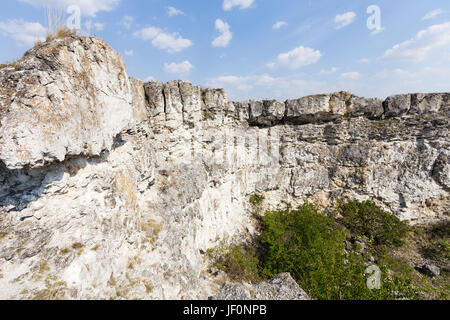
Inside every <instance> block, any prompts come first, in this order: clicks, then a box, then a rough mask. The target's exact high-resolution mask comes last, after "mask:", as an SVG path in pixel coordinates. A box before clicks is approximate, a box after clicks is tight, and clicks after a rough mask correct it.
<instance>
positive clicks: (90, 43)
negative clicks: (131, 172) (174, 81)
mask: <svg viewBox="0 0 450 320" xmlns="http://www.w3.org/2000/svg"><path fill="white" fill-rule="evenodd" d="M17 64H18V68H17V70H11V69H10V68H3V69H2V70H1V71H0V82H1V83H2V86H5V88H7V90H6V89H4V90H3V94H2V95H1V98H0V99H1V100H0V103H1V105H2V109H3V110H2V111H1V112H0V122H1V126H0V139H1V140H0V161H2V162H3V163H4V164H5V165H6V167H7V168H9V169H22V168H25V167H27V168H36V167H40V166H43V165H45V164H49V163H53V162H56V161H59V162H61V161H64V159H66V158H70V157H76V156H80V155H81V156H86V157H91V156H98V155H100V153H101V152H103V151H109V150H110V149H111V146H112V145H113V141H114V138H115V137H116V135H117V134H119V133H120V132H121V131H122V129H123V128H124V127H125V126H127V125H128V124H129V123H130V122H131V121H132V120H133V104H132V91H131V90H132V89H131V88H132V86H131V84H130V80H129V78H128V76H127V73H126V70H125V65H124V63H123V61H122V58H121V56H120V55H119V54H118V53H117V52H116V51H114V50H113V49H112V48H111V47H109V46H108V45H107V44H106V43H104V42H103V41H101V40H98V39H93V38H65V39H59V40H55V41H52V42H49V43H45V44H43V45H40V46H38V47H37V48H34V49H32V50H30V51H28V52H27V53H26V54H25V56H24V57H23V58H22V59H21V60H20V61H19V62H18V63H17ZM8 93H10V94H8Z"/></svg>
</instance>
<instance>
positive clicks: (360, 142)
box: [0, 37, 450, 299]
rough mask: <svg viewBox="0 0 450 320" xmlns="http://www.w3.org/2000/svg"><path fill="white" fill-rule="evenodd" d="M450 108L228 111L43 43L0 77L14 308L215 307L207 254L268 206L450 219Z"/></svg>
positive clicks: (261, 105) (444, 102) (7, 291)
mask: <svg viewBox="0 0 450 320" xmlns="http://www.w3.org/2000/svg"><path fill="white" fill-rule="evenodd" d="M449 116H450V94H448V93H442V94H407V95H399V96H393V97H389V98H388V99H386V100H385V101H382V100H380V99H366V98H361V97H357V96H354V95H352V94H350V93H348V92H339V93H333V94H323V95H315V96H308V97H303V98H300V99H298V100H288V101H285V102H278V101H275V100H264V101H245V102H233V101H228V99H227V96H226V93H225V92H224V90H222V89H209V88H202V87H199V86H195V85H192V84H190V83H187V82H184V81H171V82H168V83H166V84H162V83H159V82H155V81H151V82H148V83H145V84H143V83H142V82H141V81H139V80H136V79H133V78H130V77H129V76H128V75H127V72H126V70H125V66H124V63H123V61H122V58H121V56H120V55H119V54H118V53H117V52H115V51H114V50H113V49H112V48H110V47H109V46H108V45H107V44H106V43H104V42H103V41H102V40H99V39H95V38H83V37H68V38H64V39H56V40H53V41H51V42H46V43H44V44H41V45H39V46H37V47H35V48H33V49H31V50H30V51H28V52H27V53H26V54H25V55H24V57H23V58H21V59H20V60H18V61H17V62H15V63H14V64H10V65H3V66H1V69H0V183H1V184H0V288H2V289H1V290H0V298H9V299H11V298H19V299H28V298H69V299H92V298H100V299H107V298H129V299H131V298H145V299H180V298H194V299H196V298H199V299H205V298H207V297H208V296H212V295H215V294H216V292H217V291H218V289H219V286H220V285H221V283H220V281H219V280H218V279H215V278H214V276H212V275H210V274H209V273H208V272H206V269H207V268H206V260H205V252H206V250H207V249H209V248H211V247H214V246H217V245H218V244H220V243H221V242H230V241H233V240H235V239H239V238H241V239H243V238H246V237H248V236H250V235H252V234H254V233H255V228H254V222H253V221H252V218H251V214H250V211H249V208H248V205H247V203H248V197H249V196H250V195H252V194H254V193H255V192H258V193H264V194H265V196H266V199H267V203H266V206H268V207H270V206H273V205H276V204H278V203H280V202H281V201H290V202H292V203H294V204H295V203H301V202H303V201H304V200H305V199H308V200H310V201H314V202H316V203H317V204H319V205H320V206H322V207H323V208H328V209H330V212H331V211H332V210H331V209H332V208H333V206H334V205H335V201H336V200H337V199H358V200H366V199H370V200H374V201H376V202H377V203H378V204H379V205H381V206H382V207H384V208H386V209H388V210H389V211H391V212H392V213H394V214H396V215H397V216H399V217H400V218H401V219H404V220H409V221H411V222H412V223H414V224H427V223H431V222H434V221H436V220H442V219H448V213H449V209H448V208H449V207H450V198H449V188H450V164H449V155H450V148H449V146H450V141H449V138H448V137H449V127H450V126H449Z"/></svg>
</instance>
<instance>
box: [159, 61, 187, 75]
mask: <svg viewBox="0 0 450 320" xmlns="http://www.w3.org/2000/svg"><path fill="white" fill-rule="evenodd" d="M193 67H194V66H193V65H192V64H191V63H190V62H189V61H187V60H186V61H183V62H181V63H175V62H172V63H164V71H165V72H167V73H173V74H185V73H188V72H189V71H191V69H192V68H193Z"/></svg>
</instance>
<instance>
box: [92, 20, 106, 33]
mask: <svg viewBox="0 0 450 320" xmlns="http://www.w3.org/2000/svg"><path fill="white" fill-rule="evenodd" d="M94 27H95V29H96V30H98V31H103V30H105V23H100V22H96V23H94Z"/></svg>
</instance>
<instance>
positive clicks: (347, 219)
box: [338, 201, 410, 247]
mask: <svg viewBox="0 0 450 320" xmlns="http://www.w3.org/2000/svg"><path fill="white" fill-rule="evenodd" d="M338 212H339V213H340V214H341V215H342V219H341V223H342V224H343V225H344V226H345V227H346V228H348V229H349V230H350V231H351V232H352V234H354V235H355V236H360V237H361V236H363V237H367V238H368V239H369V240H370V241H371V242H372V243H373V245H375V246H384V245H385V246H394V247H400V246H402V245H403V244H404V239H405V237H406V236H407V234H408V232H409V231H410V228H409V226H408V225H407V224H406V223H405V222H403V221H401V220H400V219H399V218H397V217H396V216H394V215H393V214H391V213H389V212H387V211H384V210H383V209H381V208H380V207H378V206H376V205H375V203H373V202H371V201H365V202H359V201H349V202H346V203H343V202H341V203H340V204H339V206H338Z"/></svg>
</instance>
